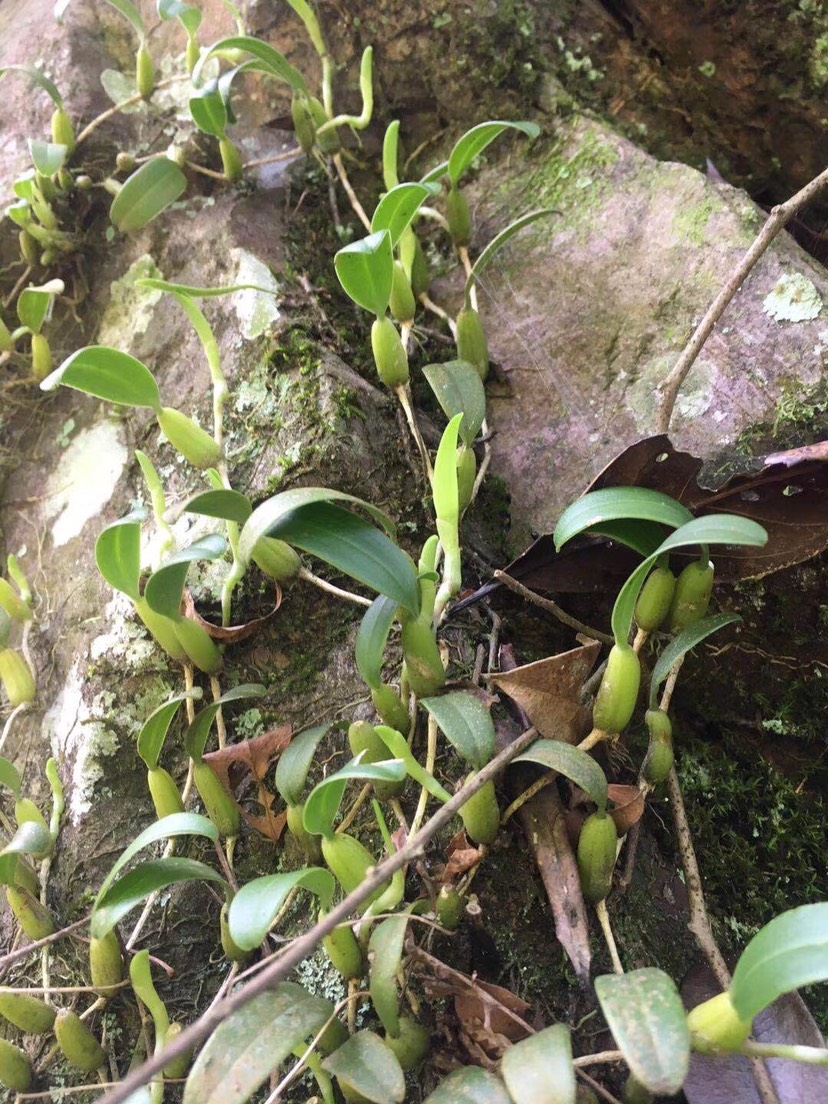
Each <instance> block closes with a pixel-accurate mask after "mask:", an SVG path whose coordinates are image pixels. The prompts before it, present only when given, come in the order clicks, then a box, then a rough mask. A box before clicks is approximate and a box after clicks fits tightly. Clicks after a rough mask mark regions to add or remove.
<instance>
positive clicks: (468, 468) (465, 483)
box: [457, 445, 477, 514]
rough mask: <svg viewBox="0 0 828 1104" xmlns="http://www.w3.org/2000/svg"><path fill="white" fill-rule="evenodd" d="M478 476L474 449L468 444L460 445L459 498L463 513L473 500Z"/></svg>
mask: <svg viewBox="0 0 828 1104" xmlns="http://www.w3.org/2000/svg"><path fill="white" fill-rule="evenodd" d="M476 478H477V457H476V456H475V455H474V449H473V448H470V447H469V446H468V445H460V447H459V448H458V450H457V500H458V504H459V507H460V513H461V514H462V512H463V511H464V510H465V509H466V507H467V506H468V505H469V503H470V502H471V500H472V492H473V490H474V481H475V479H476Z"/></svg>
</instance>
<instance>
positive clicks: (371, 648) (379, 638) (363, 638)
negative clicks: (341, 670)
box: [356, 594, 397, 690]
mask: <svg viewBox="0 0 828 1104" xmlns="http://www.w3.org/2000/svg"><path fill="white" fill-rule="evenodd" d="M396 615H397V603H396V602H395V601H394V600H393V599H392V598H388V597H386V595H384V594H381V595H380V596H379V598H375V599H374V601H373V602H372V603H371V605H370V606H369V607H368V609H367V610H366V611H365V616H364V617H363V618H362V621H361V623H360V626H359V632H358V633H357V639H356V665H357V670H358V671H359V673H360V674H361V675H362V677H363V678H364V679H365V681H366V683H367V684H368V686H370V687H371V689H372V690H376V689H377V688H378V687H379V686H381V685H382V663H383V659H384V658H385V645H386V643H387V642H388V634H389V632H390V631H391V626H392V625H393V624H394V618H395V617H396Z"/></svg>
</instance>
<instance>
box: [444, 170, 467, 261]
mask: <svg viewBox="0 0 828 1104" xmlns="http://www.w3.org/2000/svg"><path fill="white" fill-rule="evenodd" d="M446 214H447V215H448V224H449V232H450V233H451V238H452V241H453V242H454V244H455V245H458V246H462V245H468V244H469V242H470V241H471V228H472V220H471V211H470V210H469V203H468V200H467V199H466V197H465V196H464V195H463V193H462V192H461V191H460V189H459V188H458V187H457V185H456V184H452V185H451V187H450V188H449V192H448V196H447V197H446Z"/></svg>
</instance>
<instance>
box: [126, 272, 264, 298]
mask: <svg viewBox="0 0 828 1104" xmlns="http://www.w3.org/2000/svg"><path fill="white" fill-rule="evenodd" d="M135 285H136V287H146V288H152V289H153V290H154V291H166V292H168V293H169V294H170V295H177V296H186V298H187V299H218V298H219V297H220V296H222V295H235V293H236V292H237V291H262V292H264V293H265V294H266V295H273V294H274V292H273V288H272V287H271V288H266V287H261V286H260V285H259V284H230V286H229V287H193V286H192V285H191V284H171V283H170V281H169V280H156V278H155V277H154V276H143V277H142V278H141V279H140V280H136V281H135Z"/></svg>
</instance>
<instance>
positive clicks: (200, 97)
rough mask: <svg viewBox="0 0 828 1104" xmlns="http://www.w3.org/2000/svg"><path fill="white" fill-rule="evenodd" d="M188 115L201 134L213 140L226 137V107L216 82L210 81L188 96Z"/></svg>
mask: <svg viewBox="0 0 828 1104" xmlns="http://www.w3.org/2000/svg"><path fill="white" fill-rule="evenodd" d="M190 115H191V116H192V118H193V122H194V123H195V125H196V126H197V127H198V129H199V130H200V131H202V133H204V134H211V135H212V136H213V137H214V138H225V137H226V135H227V123H228V121H229V120H228V114H227V105H226V104H225V102H224V97H223V96H222V94H221V92H220V90H219V84H218V81H215V80H213V81H210V82H209V84H205V85H204V87H203V88H198V89H196V90H195V92H194V93H193V95H192V96H190Z"/></svg>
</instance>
